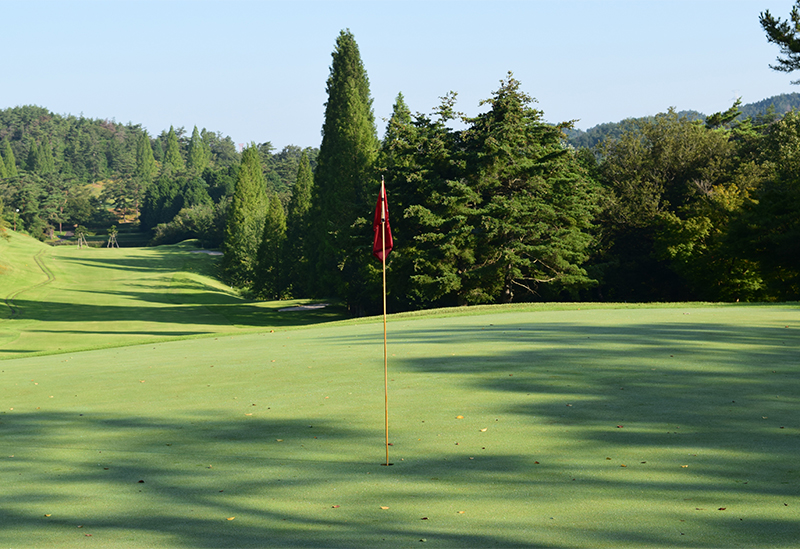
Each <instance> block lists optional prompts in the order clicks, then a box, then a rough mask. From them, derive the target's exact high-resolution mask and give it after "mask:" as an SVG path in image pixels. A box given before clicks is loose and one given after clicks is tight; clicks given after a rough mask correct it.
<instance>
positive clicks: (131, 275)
mask: <svg viewBox="0 0 800 549" xmlns="http://www.w3.org/2000/svg"><path fill="white" fill-rule="evenodd" d="M196 252H198V250H197V249H196V247H195V246H194V245H193V243H192V242H187V243H184V244H180V245H175V246H160V247H157V248H86V247H84V248H80V249H79V248H77V247H76V246H58V247H50V246H46V245H44V244H41V243H40V242H38V241H36V240H34V239H31V238H29V237H25V236H22V235H18V234H14V235H13V236H12V238H11V239H10V240H9V241H2V240H0V299H2V301H0V359H3V358H9V357H13V356H20V355H36V354H47V353H51V352H65V351H70V350H76V349H97V348H105V347H119V346H125V345H136V344H140V343H144V342H149V341H161V340H166V339H175V338H184V337H193V336H203V335H209V334H215V333H236V332H243V331H248V330H252V329H263V328H264V327H277V326H290V325H307V324H310V323H314V322H323V321H330V320H336V319H340V318H343V317H344V311H343V310H342V308H341V307H337V306H333V307H328V308H325V309H319V310H312V311H304V312H299V313H281V312H279V310H280V309H281V308H285V307H289V306H292V305H296V304H298V303H299V302H298V301H281V302H250V301H247V300H244V299H242V298H241V297H240V296H239V295H238V294H237V293H236V292H234V291H233V290H231V289H230V288H228V287H226V286H224V285H223V284H221V283H219V282H218V281H216V280H215V279H214V278H213V277H212V276H211V275H212V274H213V269H214V262H215V261H216V258H215V257H214V256H209V255H207V254H205V253H196Z"/></svg>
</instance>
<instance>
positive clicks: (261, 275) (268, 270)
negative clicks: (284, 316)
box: [253, 193, 287, 299]
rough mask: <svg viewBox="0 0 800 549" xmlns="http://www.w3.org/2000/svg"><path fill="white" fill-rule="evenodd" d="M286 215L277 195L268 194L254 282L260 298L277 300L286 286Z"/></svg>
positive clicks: (254, 292)
mask: <svg viewBox="0 0 800 549" xmlns="http://www.w3.org/2000/svg"><path fill="white" fill-rule="evenodd" d="M285 246H286V215H285V214H284V212H283V206H282V205H281V201H280V199H279V198H278V195H277V194H275V193H273V194H272V196H270V197H269V208H268V211H267V217H266V219H265V221H264V231H263V235H262V238H261V245H260V246H259V249H258V261H257V267H256V273H255V277H254V283H253V294H254V295H255V296H256V297H260V298H262V299H280V298H281V297H283V296H284V294H285V291H286V285H287V277H286V261H285V254H284V249H285Z"/></svg>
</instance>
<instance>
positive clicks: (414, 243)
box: [384, 93, 478, 310]
mask: <svg viewBox="0 0 800 549" xmlns="http://www.w3.org/2000/svg"><path fill="white" fill-rule="evenodd" d="M454 106H455V94H454V93H451V94H449V95H448V96H446V97H444V98H442V104H441V105H440V106H439V107H438V108H437V109H436V113H435V114H436V115H437V116H436V118H433V119H432V118H429V117H428V116H425V115H422V114H417V115H415V116H414V117H413V121H412V123H411V124H398V125H396V126H395V128H394V129H393V134H394V138H393V140H392V142H391V143H388V142H385V143H384V147H386V146H390V147H391V151H390V160H391V162H390V164H389V166H390V169H389V171H388V173H387V182H386V183H387V194H388V198H389V204H390V208H392V211H394V212H396V213H395V214H391V213H390V216H392V233H393V235H396V237H395V238H396V241H401V242H402V243H403V244H402V246H398V247H397V249H396V250H395V251H393V252H392V262H391V265H390V268H389V269H388V271H387V280H388V282H389V283H388V287H389V300H390V302H391V303H392V304H393V310H395V308H400V309H419V308H426V307H437V306H454V305H463V304H465V303H466V301H465V298H464V295H463V294H464V273H465V272H467V270H468V269H469V268H471V267H472V265H473V264H474V262H475V239H476V231H475V227H474V226H472V225H471V223H472V222H473V219H472V217H471V215H470V214H471V212H472V209H473V206H474V204H475V203H476V202H477V201H478V196H477V194H476V193H475V191H474V190H473V189H472V188H471V187H470V186H469V185H468V184H467V173H466V170H465V158H464V157H465V153H464V150H463V149H464V145H463V140H462V133H461V132H460V131H455V130H453V129H451V128H450V127H449V126H450V125H451V122H452V121H453V120H454V119H456V118H457V117H459V116H460V114H459V113H457V112H455V110H454Z"/></svg>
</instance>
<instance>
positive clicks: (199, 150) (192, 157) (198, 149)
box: [186, 126, 211, 175]
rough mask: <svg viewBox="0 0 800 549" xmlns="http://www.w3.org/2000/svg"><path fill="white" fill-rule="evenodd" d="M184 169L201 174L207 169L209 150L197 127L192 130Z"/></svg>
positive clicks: (209, 156)
mask: <svg viewBox="0 0 800 549" xmlns="http://www.w3.org/2000/svg"><path fill="white" fill-rule="evenodd" d="M187 157H188V158H187V161H186V168H187V169H188V170H189V171H190V172H192V173H194V174H197V175H199V174H201V173H203V170H205V169H206V168H207V167H208V164H209V162H210V161H211V149H210V148H209V147H208V145H207V144H206V142H205V141H203V138H202V136H201V135H200V132H199V131H197V126H195V127H194V130H192V138H191V139H190V140H189V152H188V154H187Z"/></svg>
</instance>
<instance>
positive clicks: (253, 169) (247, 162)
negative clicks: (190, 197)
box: [222, 143, 267, 287]
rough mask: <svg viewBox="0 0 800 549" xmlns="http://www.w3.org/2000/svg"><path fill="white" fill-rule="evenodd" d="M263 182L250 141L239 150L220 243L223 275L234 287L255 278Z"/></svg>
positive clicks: (251, 281)
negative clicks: (231, 196) (233, 184)
mask: <svg viewBox="0 0 800 549" xmlns="http://www.w3.org/2000/svg"><path fill="white" fill-rule="evenodd" d="M264 184H265V182H264V173H263V172H262V171H261V158H260V156H259V154H258V149H257V148H256V146H255V144H254V143H253V144H251V145H250V146H249V147H247V148H246V149H245V150H244V151H243V152H242V163H241V165H240V166H239V172H238V174H237V177H236V189H235V190H234V192H233V201H232V202H231V205H230V209H229V210H228V222H227V225H226V226H225V233H224V242H223V245H222V248H223V252H224V255H223V258H222V272H223V276H224V277H225V279H226V280H228V281H229V282H230V283H231V284H233V285H236V286H240V287H248V286H250V285H251V284H252V283H253V280H254V275H255V269H256V258H257V254H258V248H259V245H260V243H261V236H262V232H263V230H264V218H265V214H266V212H265V210H266V205H267V197H266V193H265V191H264Z"/></svg>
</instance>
